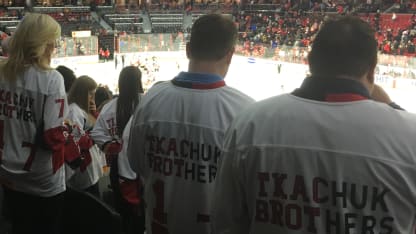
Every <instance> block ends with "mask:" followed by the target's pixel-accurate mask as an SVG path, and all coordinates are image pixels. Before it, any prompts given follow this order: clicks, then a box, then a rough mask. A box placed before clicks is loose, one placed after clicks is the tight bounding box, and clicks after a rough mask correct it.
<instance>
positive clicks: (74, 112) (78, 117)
mask: <svg viewBox="0 0 416 234" xmlns="http://www.w3.org/2000/svg"><path fill="white" fill-rule="evenodd" d="M67 118H68V119H69V120H70V121H71V122H72V124H75V125H77V126H78V127H79V128H80V129H81V130H83V129H84V125H85V122H86V119H85V115H84V114H83V113H82V110H81V108H79V107H78V105H77V104H75V103H74V104H71V105H69V113H68V117H67Z"/></svg>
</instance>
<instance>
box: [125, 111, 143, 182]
mask: <svg viewBox="0 0 416 234" xmlns="http://www.w3.org/2000/svg"><path fill="white" fill-rule="evenodd" d="M140 112H141V108H140V107H137V109H136V111H135V113H134V115H133V118H132V123H131V128H130V137H129V143H128V146H127V158H128V160H129V163H130V167H131V169H132V170H133V171H134V172H136V173H137V174H139V175H141V176H144V177H146V172H145V171H144V170H140V168H144V163H145V155H144V151H145V150H144V149H145V141H144V137H145V135H146V132H145V130H144V128H143V124H142V123H141V121H142V120H141V116H140V115H141V114H140Z"/></svg>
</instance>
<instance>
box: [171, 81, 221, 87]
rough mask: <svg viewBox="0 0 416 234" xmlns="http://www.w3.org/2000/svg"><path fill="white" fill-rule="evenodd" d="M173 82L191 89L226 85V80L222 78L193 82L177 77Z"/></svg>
mask: <svg viewBox="0 0 416 234" xmlns="http://www.w3.org/2000/svg"><path fill="white" fill-rule="evenodd" d="M172 83H173V84H174V85H176V86H179V87H184V88H190V89H216V88H221V87H223V86H225V81H224V80H220V81H217V82H214V83H207V84H205V83H192V82H186V81H179V80H176V79H173V80H172Z"/></svg>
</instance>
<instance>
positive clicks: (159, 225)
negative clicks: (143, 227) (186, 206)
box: [152, 180, 169, 234]
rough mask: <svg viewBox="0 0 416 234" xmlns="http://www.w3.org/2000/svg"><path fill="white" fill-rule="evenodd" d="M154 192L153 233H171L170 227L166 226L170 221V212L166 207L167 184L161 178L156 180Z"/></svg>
mask: <svg viewBox="0 0 416 234" xmlns="http://www.w3.org/2000/svg"><path fill="white" fill-rule="evenodd" d="M153 192H154V194H155V203H156V204H155V207H154V208H153V221H152V233H153V234H169V231H168V229H167V228H166V227H165V226H164V225H166V224H167V222H168V220H167V219H168V218H167V216H168V214H166V213H165V212H164V209H165V184H164V182H163V181H161V180H156V182H155V183H154V184H153Z"/></svg>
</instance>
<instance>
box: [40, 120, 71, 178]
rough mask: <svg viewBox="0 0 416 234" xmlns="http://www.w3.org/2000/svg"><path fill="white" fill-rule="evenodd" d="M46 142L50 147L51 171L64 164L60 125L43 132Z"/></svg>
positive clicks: (61, 128) (63, 140)
mask: <svg viewBox="0 0 416 234" xmlns="http://www.w3.org/2000/svg"><path fill="white" fill-rule="evenodd" d="M43 137H44V140H45V142H46V144H47V145H48V146H49V147H50V148H51V150H52V152H53V154H52V167H53V173H55V172H56V171H58V169H59V168H61V167H62V165H64V151H65V141H66V139H65V137H64V129H63V127H62V126H59V127H56V128H51V129H48V130H46V131H45V132H44V134H43Z"/></svg>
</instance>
